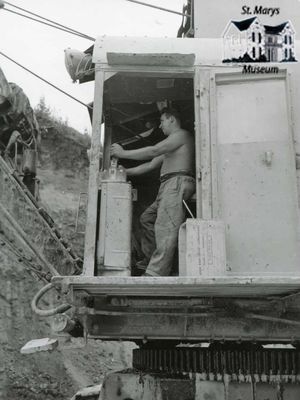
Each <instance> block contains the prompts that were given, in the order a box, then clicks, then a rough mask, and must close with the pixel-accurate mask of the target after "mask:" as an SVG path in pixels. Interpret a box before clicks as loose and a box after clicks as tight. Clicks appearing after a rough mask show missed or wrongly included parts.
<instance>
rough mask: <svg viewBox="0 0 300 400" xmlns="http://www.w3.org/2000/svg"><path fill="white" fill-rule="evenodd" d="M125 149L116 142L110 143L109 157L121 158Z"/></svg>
mask: <svg viewBox="0 0 300 400" xmlns="http://www.w3.org/2000/svg"><path fill="white" fill-rule="evenodd" d="M124 153H125V150H124V149H123V147H122V146H120V145H119V144H117V143H114V144H112V145H111V148H110V155H111V157H117V158H123V156H124Z"/></svg>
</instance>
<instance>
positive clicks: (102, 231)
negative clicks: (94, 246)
mask: <svg viewBox="0 0 300 400" xmlns="http://www.w3.org/2000/svg"><path fill="white" fill-rule="evenodd" d="M131 208H132V200H131V184H130V183H126V182H105V181H103V182H102V185H101V214H100V228H99V239H100V243H99V245H98V251H97V264H98V265H99V266H100V268H103V269H102V270H101V274H104V273H106V274H107V275H109V274H112V272H113V271H115V273H118V274H122V275H125V276H126V275H127V276H130V267H131V220H132V210H131ZM98 272H99V271H98Z"/></svg>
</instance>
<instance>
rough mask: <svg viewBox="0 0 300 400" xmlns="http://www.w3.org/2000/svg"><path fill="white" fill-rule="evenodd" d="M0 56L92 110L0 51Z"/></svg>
mask: <svg viewBox="0 0 300 400" xmlns="http://www.w3.org/2000/svg"><path fill="white" fill-rule="evenodd" d="M0 54H1V55H2V56H3V57H5V58H7V59H8V60H10V61H11V62H13V63H14V64H16V65H18V66H19V67H20V68H23V69H24V70H25V71H27V72H29V73H30V74H32V75H33V76H35V77H36V78H38V79H40V80H41V81H43V82H45V83H47V84H48V85H50V86H51V87H53V88H54V89H56V90H58V91H59V92H61V93H63V94H65V95H66V96H68V97H70V98H71V99H73V100H75V101H77V102H78V103H80V104H82V105H83V106H85V107H87V108H90V109H91V110H92V109H93V107H91V106H90V105H89V104H86V103H84V102H83V101H81V100H79V99H77V98H76V97H74V96H72V95H71V94H69V93H68V92H65V91H64V90H63V89H61V88H59V87H58V86H56V85H54V84H53V83H51V82H50V81H48V80H47V79H45V78H43V77H41V76H40V75H38V74H36V73H35V72H33V71H31V70H30V69H29V68H26V67H24V65H22V64H20V63H19V62H17V61H16V60H14V59H13V58H11V57H9V56H8V55H6V54H4V53H3V52H2V51H0Z"/></svg>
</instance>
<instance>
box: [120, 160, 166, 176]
mask: <svg viewBox="0 0 300 400" xmlns="http://www.w3.org/2000/svg"><path fill="white" fill-rule="evenodd" d="M163 159H164V156H163V155H161V156H158V157H155V158H153V160H151V161H150V162H147V163H144V164H141V165H138V166H137V167H133V168H126V173H127V175H128V176H136V175H142V174H146V173H147V172H150V171H153V170H154V169H157V168H159V167H160V166H161V164H162V162H163Z"/></svg>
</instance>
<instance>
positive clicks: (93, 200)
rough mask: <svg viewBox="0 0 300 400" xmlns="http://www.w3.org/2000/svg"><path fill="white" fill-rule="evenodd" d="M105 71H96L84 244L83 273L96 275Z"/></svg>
mask: <svg viewBox="0 0 300 400" xmlns="http://www.w3.org/2000/svg"><path fill="white" fill-rule="evenodd" d="M104 75H105V73H104V72H103V71H96V73H95V97H94V110H96V111H95V112H94V113H93V134H92V145H91V155H90V174H89V187H88V193H89V197H88V207H87V218H86V232H85V244H84V264H83V274H84V275H87V276H93V275H94V268H95V253H96V227H97V219H98V218H97V207H98V186H99V183H98V177H99V167H100V157H101V150H102V149H101V124H102V107H103V86H104Z"/></svg>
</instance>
